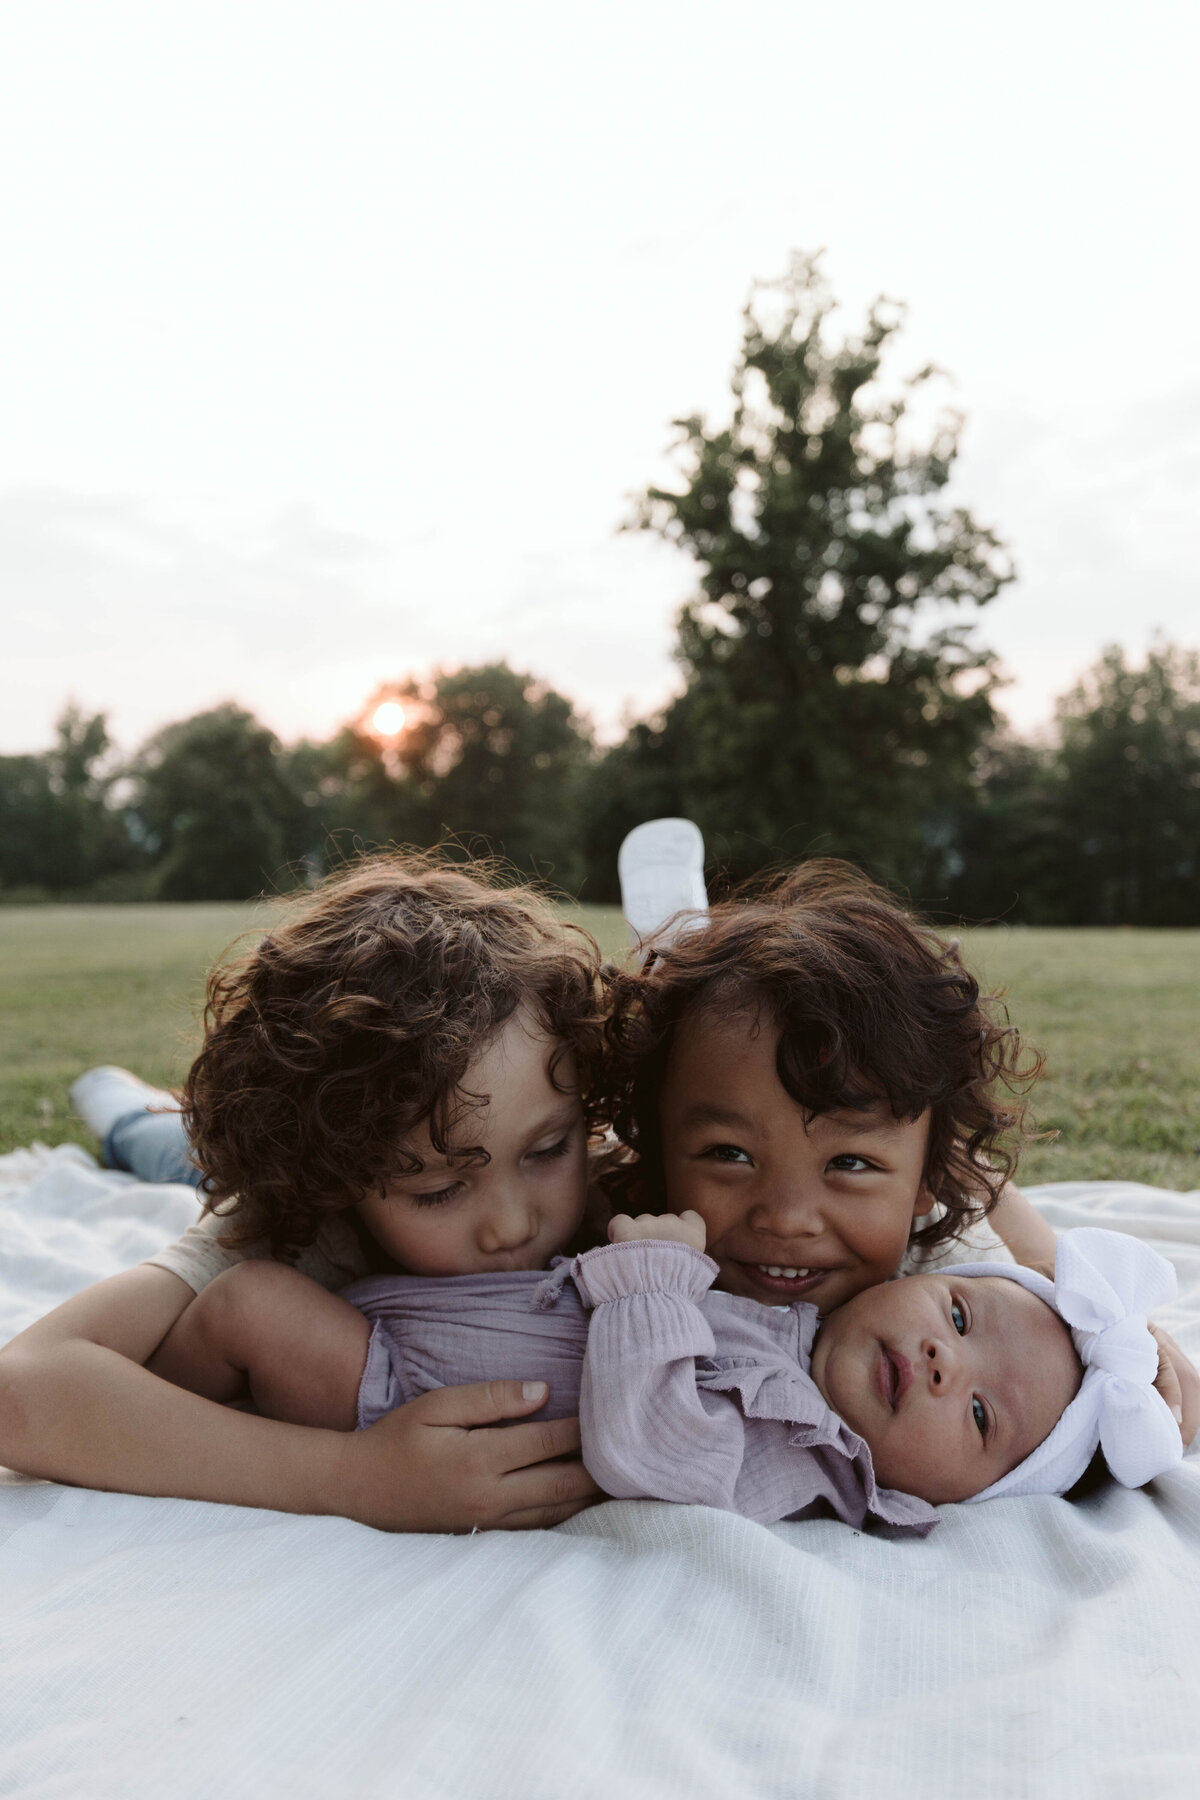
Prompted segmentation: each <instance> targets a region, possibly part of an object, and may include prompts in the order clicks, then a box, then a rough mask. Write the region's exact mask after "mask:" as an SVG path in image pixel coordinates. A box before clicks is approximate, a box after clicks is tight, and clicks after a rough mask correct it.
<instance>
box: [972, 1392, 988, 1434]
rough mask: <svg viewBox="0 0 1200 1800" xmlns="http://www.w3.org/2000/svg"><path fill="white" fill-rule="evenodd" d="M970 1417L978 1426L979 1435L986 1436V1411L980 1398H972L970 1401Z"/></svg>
mask: <svg viewBox="0 0 1200 1800" xmlns="http://www.w3.org/2000/svg"><path fill="white" fill-rule="evenodd" d="M971 1417H972V1418H973V1419H974V1421H975V1423H976V1424H977V1425H978V1427H979V1435H980V1437H986V1436H987V1411H986V1408H985V1407H984V1404H983V1401H982V1400H980V1399H974V1400H972V1402H971Z"/></svg>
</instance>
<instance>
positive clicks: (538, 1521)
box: [500, 1494, 604, 1531]
mask: <svg viewBox="0 0 1200 1800" xmlns="http://www.w3.org/2000/svg"><path fill="white" fill-rule="evenodd" d="M603 1498H604V1496H603V1494H600V1495H595V1494H593V1495H592V1496H591V1497H590V1498H588V1499H587V1500H574V1501H572V1502H571V1503H570V1504H569V1505H563V1506H527V1507H524V1508H523V1509H522V1510H521V1511H520V1512H511V1513H506V1514H505V1516H504V1518H503V1519H502V1520H501V1521H500V1528H501V1530H503V1531H549V1530H550V1528H551V1526H553V1525H561V1524H562V1522H563V1520H564V1519H573V1518H574V1517H575V1514H576V1513H580V1512H586V1511H587V1509H588V1507H589V1506H594V1505H595V1504H596V1500H597V1499H601V1500H602V1499H603Z"/></svg>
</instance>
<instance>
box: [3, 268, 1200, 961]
mask: <svg viewBox="0 0 1200 1800" xmlns="http://www.w3.org/2000/svg"><path fill="white" fill-rule="evenodd" d="M832 310H833V300H832V296H831V294H830V292H829V290H828V287H827V285H826V283H825V282H824V279H823V277H822V275H821V271H820V269H819V267H818V266H817V264H816V262H815V261H814V260H813V259H811V258H805V257H797V258H795V259H794V261H793V263H792V266H791V267H790V269H789V271H788V273H787V274H786V275H785V276H784V277H783V279H782V280H779V281H775V282H768V283H761V284H758V285H757V286H756V287H755V289H754V290H753V291H752V294H751V297H750V301H749V303H748V305H747V308H746V313H745V318H744V332H743V342H742V349H741V353H740V356H739V359H738V362H737V365H736V367H735V370H734V375H733V382H732V398H731V405H730V410H729V418H728V420H727V421H718V422H716V423H712V422H709V421H706V420H704V419H702V418H700V417H698V416H697V417H692V418H688V419H684V420H681V421H678V422H677V431H678V438H677V444H676V452H675V473H674V479H673V480H672V481H671V482H670V483H669V484H667V485H663V486H656V487H651V488H648V489H647V490H646V492H645V493H644V494H643V495H642V496H641V497H640V499H639V500H638V501H637V503H636V505H635V508H634V511H633V512H632V514H631V517H630V520H629V528H630V529H635V530H648V531H652V532H656V533H659V534H661V535H662V536H664V537H665V538H666V539H667V540H668V541H670V542H672V543H674V544H676V545H677V546H678V547H679V548H680V550H681V551H683V552H685V553H686V554H687V555H688V556H689V557H690V558H691V560H692V562H693V564H694V565H695V567H696V570H697V588H696V593H695V596H694V598H693V599H692V600H691V601H689V602H688V603H687V604H686V605H685V606H684V607H683V609H682V611H681V614H680V617H679V621H678V636H677V645H676V655H677V659H678V663H679V666H680V671H681V674H682V676H683V691H682V693H681V694H680V695H679V697H678V698H676V699H675V700H673V701H672V702H671V703H670V704H669V705H667V706H666V707H665V708H663V710H662V711H661V712H660V713H659V714H658V715H656V716H655V717H653V718H649V719H644V720H641V721H638V722H636V723H635V724H633V725H632V726H631V727H630V729H629V730H628V731H627V733H626V735H625V737H624V738H623V739H622V740H621V741H620V742H619V743H617V744H615V745H612V746H608V747H603V748H601V747H598V746H597V745H596V743H595V742H594V740H593V737H592V734H591V731H590V728H589V726H588V723H587V721H586V720H585V719H584V718H583V717H582V716H581V715H580V713H579V712H578V710H577V709H576V708H575V707H574V706H573V704H572V703H571V701H570V700H569V699H568V698H566V697H565V696H563V695H561V694H559V693H556V692H555V691H554V690H553V689H551V688H549V687H547V686H546V685H545V684H543V683H541V682H539V681H537V680H535V679H534V678H533V677H532V676H530V675H527V674H523V673H521V672H519V671H516V670H514V669H512V668H510V667H509V666H508V665H507V664H505V663H493V664H488V665H484V666H481V667H477V668H466V669H458V670H455V671H453V672H449V673H440V674H437V675H435V676H433V677H431V678H430V679H428V680H426V681H419V680H417V679H415V678H413V679H410V680H407V681H402V682H398V683H396V684H393V685H392V686H390V687H389V688H388V689H387V690H386V695H384V694H383V693H381V695H380V696H377V699H381V698H384V697H386V698H387V699H389V700H391V701H393V702H394V703H395V704H396V705H398V706H399V708H400V709H401V712H402V715H403V725H402V728H401V729H399V730H397V731H394V732H392V733H391V734H390V735H383V734H381V733H379V732H378V731H377V730H373V729H372V727H371V723H370V720H371V713H372V711H373V705H372V707H368V709H367V711H366V712H365V713H364V715H363V721H362V722H361V723H359V724H356V725H354V726H350V727H347V728H346V729H345V730H343V731H341V732H340V733H338V734H337V735H336V736H335V737H334V738H333V739H332V740H330V741H328V742H321V743H318V742H310V741H306V742H301V743H299V744H295V745H285V744H282V743H281V742H280V741H279V740H278V738H277V737H276V736H275V735H274V734H273V733H272V732H271V731H270V730H268V728H267V727H266V726H264V725H263V724H262V723H261V722H260V721H258V720H257V719H255V718H254V717H253V715H251V714H250V713H248V712H246V711H244V710H242V709H240V708H238V707H236V706H233V705H225V706H220V707H216V708H214V709H212V710H210V711H207V712H203V713H200V714H197V715H195V716H194V717H192V718H189V719H184V720H181V721H179V722H177V723H175V724H171V725H168V726H167V727H165V729H163V730H162V731H160V732H158V733H156V734H155V735H154V736H153V737H152V738H151V739H150V740H149V741H148V742H147V743H145V744H144V745H142V746H141V748H140V749H139V750H138V751H137V753H136V754H135V755H134V756H133V757H131V758H129V759H126V760H125V761H123V762H118V761H116V760H114V757H113V754H112V747H111V745H110V744H109V741H108V736H107V730H106V723H105V720H104V718H103V717H102V716H96V717H86V716H85V715H83V714H82V713H81V712H80V711H79V710H78V709H76V708H68V709H67V711H66V712H65V713H64V714H63V716H62V718H61V719H60V721H59V724H58V729H57V742H56V744H55V746H54V748H53V749H52V750H50V751H49V752H47V753H45V754H44V755H37V756H34V755H30V756H10V757H4V758H0V898H7V899H18V898H34V897H49V898H65V897H92V898H97V899H102V898H110V899H132V898H156V899H164V900H202V899H241V898H245V897H248V896H250V895H252V894H256V893H258V892H260V891H261V890H262V889H263V888H264V887H267V888H277V887H280V886H285V885H288V884H291V883H295V882H298V881H303V880H306V879H311V878H312V877H313V876H314V875H315V874H316V873H318V872H319V871H320V870H321V869H322V868H324V867H325V866H327V865H328V864H329V862H330V861H331V860H334V859H336V858H338V857H340V856H343V855H345V854H346V853H347V852H351V851H353V850H354V849H356V848H358V847H360V846H363V845H371V844H384V843H406V844H418V845H428V844H434V843H438V842H442V841H444V840H445V839H446V838H447V836H448V835H449V836H452V837H453V838H454V840H455V842H456V844H457V845H458V847H459V850H460V852H461V853H462V854H468V853H474V852H477V851H480V850H486V851H490V852H493V853H496V854H499V855H502V856H504V857H505V858H507V859H508V860H509V861H510V862H511V863H513V864H514V865H515V866H516V867H517V868H519V869H520V870H522V871H523V872H528V873H534V874H537V875H540V876H541V877H543V878H544V879H546V880H548V881H549V882H551V883H552V884H553V885H554V886H556V887H558V888H560V889H563V890H565V891H567V892H569V893H572V894H577V895H579V896H580V897H582V898H584V899H587V900H612V899H615V898H616V852H617V848H618V845H619V843H620V841H621V838H622V837H623V836H624V834H625V832H626V831H628V830H629V829H630V828H631V827H632V826H633V825H635V824H637V823H639V822H640V821H641V820H642V819H645V818H650V817H654V816H657V815H662V814H677V813H682V814H685V815H687V816H689V817H691V818H694V819H695V820H696V821H697V822H698V823H699V825H700V826H701V828H702V830H703V831H704V834H705V838H706V842H707V844H708V847H709V851H710V855H711V858H712V863H713V873H715V874H717V875H718V876H719V877H720V878H721V879H723V880H727V881H738V880H740V879H742V878H745V877H747V876H751V875H753V874H755V873H756V872H758V871H759V870H761V869H763V868H765V867H768V866H777V865H778V864H779V863H781V862H785V861H792V862H794V861H796V860H799V859H800V858H801V857H803V856H806V855H813V854H823V855H839V856H847V857H850V858H851V859H852V860H854V861H856V862H859V863H860V864H862V865H863V866H864V867H866V868H868V869H869V870H870V871H871V872H872V873H873V874H875V875H877V876H879V877H881V878H882V879H884V880H886V881H888V882H890V883H893V884H896V885H899V886H902V887H903V888H905V889H906V890H907V891H908V892H909V893H910V894H911V895H912V897H913V899H914V900H915V901H916V902H918V903H919V904H921V905H923V906H925V907H927V908H929V909H930V910H931V911H933V912H934V913H936V914H937V915H939V916H941V917H945V918H966V919H978V920H983V919H994V918H1004V919H1007V920H1010V921H1013V922H1026V923H1030V924H1032V923H1045V924H1145V925H1194V924H1197V923H1200V659H1198V658H1197V656H1196V654H1195V653H1193V652H1191V651H1188V650H1184V649H1181V648H1178V647H1174V646H1171V645H1168V644H1162V643H1160V644H1158V645H1156V646H1155V647H1154V648H1152V649H1151V650H1150V652H1149V653H1148V654H1147V656H1146V657H1145V658H1144V659H1143V660H1142V661H1140V662H1134V661H1131V660H1130V659H1128V658H1127V657H1126V656H1125V655H1124V654H1123V652H1122V651H1121V650H1119V649H1117V648H1112V649H1109V650H1107V651H1106V652H1105V653H1104V655H1103V656H1102V657H1101V658H1100V660H1099V661H1098V662H1097V664H1096V665H1095V666H1094V667H1093V668H1092V669H1091V670H1089V671H1088V673H1087V674H1086V675H1085V676H1084V677H1083V678H1082V679H1081V681H1080V682H1079V683H1078V684H1077V685H1076V686H1075V687H1074V688H1073V689H1072V690H1071V691H1070V692H1069V693H1068V694H1065V695H1064V696H1063V697H1062V698H1061V699H1060V701H1059V703H1058V706H1057V709H1056V716H1055V726H1054V730H1053V732H1052V733H1051V734H1049V735H1048V736H1047V737H1046V739H1045V741H1039V742H1024V741H1022V740H1020V739H1019V738H1017V737H1015V736H1014V735H1013V734H1012V733H1011V732H1010V731H1008V730H1007V728H1006V727H1005V725H1004V722H1003V719H1002V717H1001V715H1000V714H999V712H998V710H997V706H996V698H997V690H998V688H999V686H1000V679H999V674H998V671H997V668H996V665H995V659H994V657H993V654H992V653H991V652H990V651H989V650H988V649H987V648H986V647H985V646H984V645H982V644H981V643H980V642H979V641H978V639H977V637H976V635H975V634H976V625H975V614H976V613H977V611H978V609H979V608H981V607H983V606H986V605H988V604H989V603H990V602H991V601H992V600H993V599H994V598H995V596H996V595H997V594H998V593H999V592H1000V591H1001V590H1002V588H1003V586H1004V585H1005V583H1006V582H1007V581H1009V580H1011V579H1012V575H1013V569H1012V564H1011V561H1010V559H1009V557H1008V554H1007V551H1006V549H1005V547H1004V545H1003V544H1002V542H1001V541H1000V539H999V538H998V537H997V536H996V534H995V533H994V532H993V531H992V530H990V529H989V528H987V527H986V526H984V525H982V524H980V523H979V522H978V521H977V520H976V519H975V518H974V516H973V515H972V514H971V513H970V511H968V510H967V509H966V508H964V507H962V506H960V505H957V504H954V503H953V502H952V501H951V499H950V498H949V496H948V494H947V491H946V490H947V486H948V483H949V481H950V477H951V474H952V470H953V466H954V460H955V456H956V453H957V448H958V436H959V431H960V428H961V420H960V419H959V418H958V417H957V416H955V415H953V414H950V413H947V412H945V411H936V410H931V405H930V400H929V396H931V394H932V393H933V391H934V385H935V373H936V372H935V371H933V370H930V369H925V370H921V371H919V372H918V373H917V374H916V375H914V376H913V377H911V378H910V379H909V380H908V381H906V382H904V383H901V384H895V383H892V384H890V385H889V384H887V383H885V381H884V379H883V362H884V358H885V354H886V353H887V352H888V350H889V348H890V346H891V343H892V340H893V338H894V336H895V334H896V332H897V331H898V329H899V326H900V324H901V313H900V310H899V309H898V308H896V307H893V306H890V305H889V304H888V303H886V302H884V301H879V302H877V303H876V305H875V306H874V307H873V308H872V309H871V310H870V312H869V314H868V316H867V319H866V321H865V324H864V326H863V328H862V329H861V330H860V331H858V332H857V333H847V334H845V335H842V336H840V337H836V336H835V335H834V334H833V332H832V331H831V329H830V324H829V315H830V313H831V312H832ZM399 716H400V715H397V717H399Z"/></svg>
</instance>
